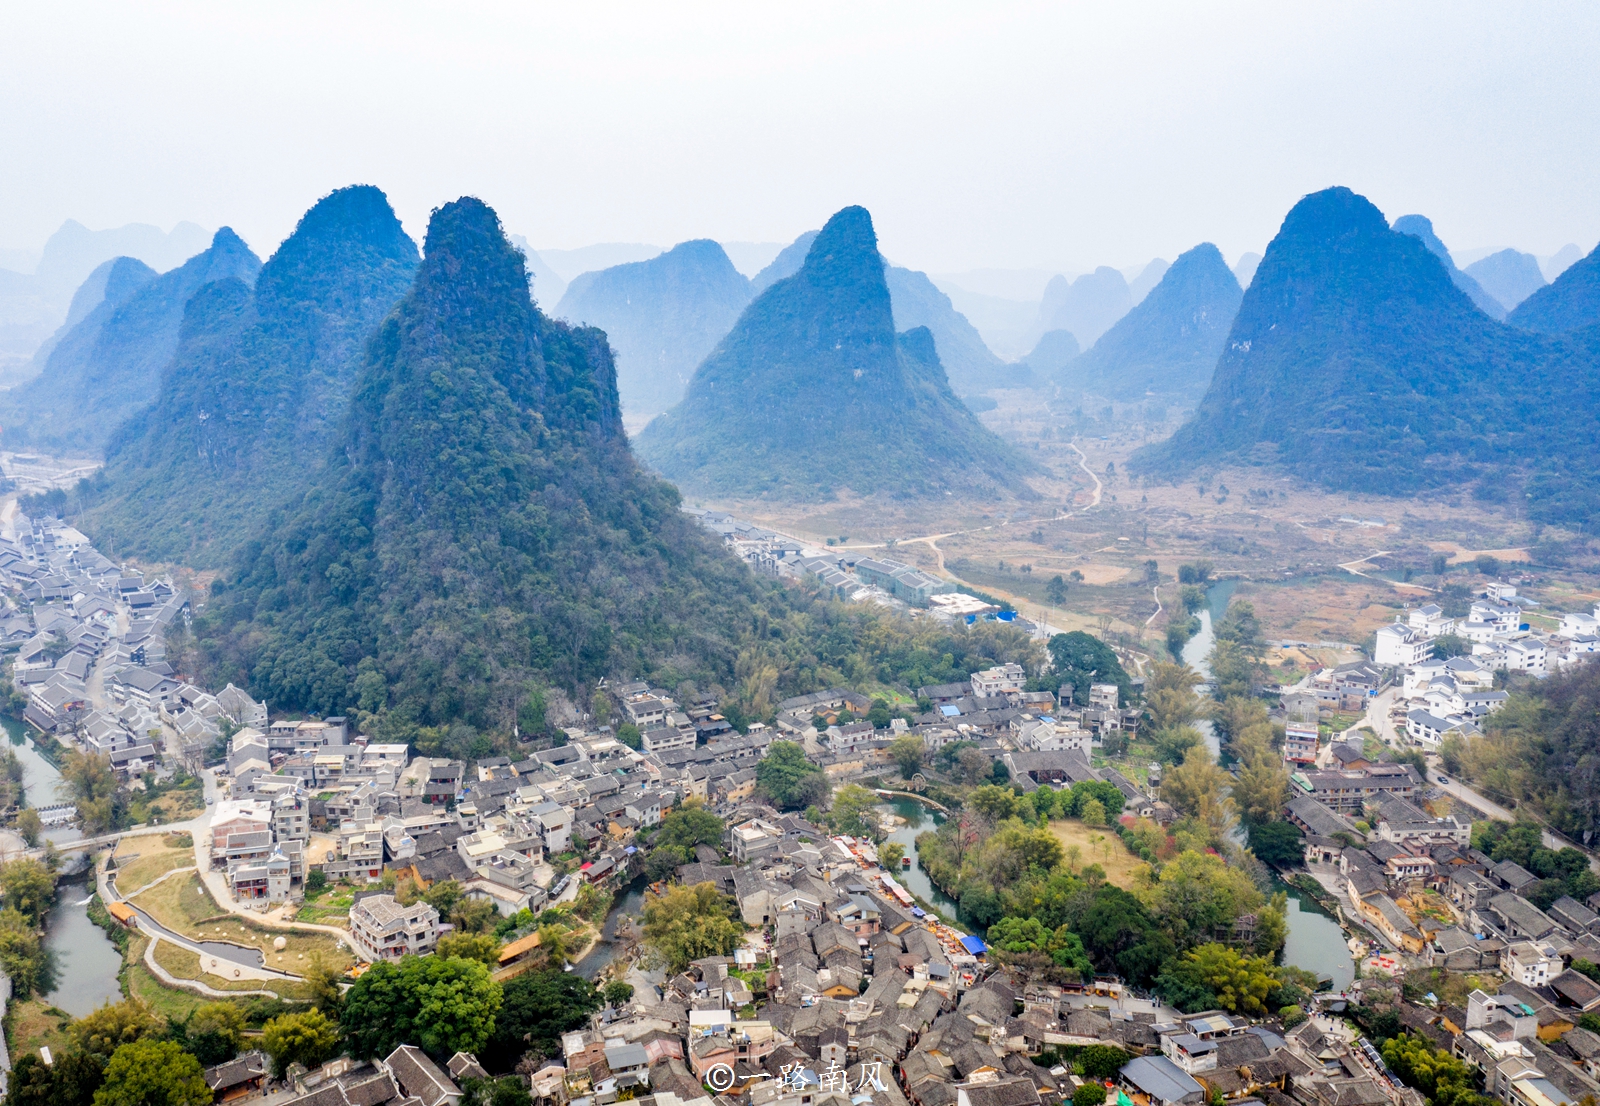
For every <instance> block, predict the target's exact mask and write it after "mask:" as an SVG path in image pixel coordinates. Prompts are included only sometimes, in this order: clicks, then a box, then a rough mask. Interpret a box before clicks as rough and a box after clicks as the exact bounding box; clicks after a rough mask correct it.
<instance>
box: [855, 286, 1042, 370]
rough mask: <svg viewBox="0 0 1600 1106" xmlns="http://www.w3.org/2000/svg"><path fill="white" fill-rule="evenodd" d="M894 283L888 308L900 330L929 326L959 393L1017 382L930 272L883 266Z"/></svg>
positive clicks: (942, 363) (940, 360)
mask: <svg viewBox="0 0 1600 1106" xmlns="http://www.w3.org/2000/svg"><path fill="white" fill-rule="evenodd" d="M883 275H884V279H885V280H886V281H887V282H888V285H889V306H890V309H891V310H892V311H893V312H894V328H895V329H896V330H899V331H906V330H911V329H913V328H915V327H919V326H925V327H927V328H928V332H929V333H930V334H932V335H933V344H934V346H935V347H937V349H938V351H939V363H940V364H941V365H943V366H944V371H945V375H946V376H948V377H949V378H950V387H951V389H952V390H953V391H955V392H956V393H957V394H958V395H972V394H975V393H977V392H986V391H988V390H989V389H990V388H993V387H996V386H1004V385H1006V384H1010V383H1013V382H1014V381H1013V380H1012V379H1011V374H1009V373H1008V372H1007V370H1006V365H1005V362H1003V361H1001V360H1000V358H998V357H996V356H995V355H994V353H993V352H992V351H991V350H990V349H989V347H988V346H987V345H985V344H984V341H983V338H982V336H981V335H979V334H978V330H977V328H976V327H974V326H973V325H972V324H971V323H969V322H968V321H967V317H966V316H965V315H963V314H961V312H959V311H957V310H956V309H955V306H954V305H953V304H951V302H950V297H949V296H947V295H945V294H944V293H943V292H941V291H939V289H938V288H937V287H935V285H934V283H933V281H931V280H929V279H928V277H927V276H926V274H924V273H919V272H916V271H915V270H912V269H902V268H900V267H899V266H896V265H889V264H887V263H885V265H884V274H883Z"/></svg>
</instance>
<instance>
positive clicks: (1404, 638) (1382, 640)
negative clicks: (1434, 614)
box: [1373, 622, 1433, 668]
mask: <svg viewBox="0 0 1600 1106" xmlns="http://www.w3.org/2000/svg"><path fill="white" fill-rule="evenodd" d="M1376 640H1377V646H1376V648H1375V649H1374V651H1373V659H1374V660H1376V661H1377V662H1378V663H1379V664H1383V665H1391V666H1394V667H1396V668H1404V667H1407V666H1409V665H1413V664H1421V663H1422V662H1423V661H1424V660H1426V659H1427V658H1428V657H1429V656H1431V655H1432V653H1433V639H1432V638H1430V637H1429V636H1428V635H1427V633H1426V632H1425V631H1423V630H1419V629H1417V628H1416V627H1414V626H1407V625H1406V624H1405V623H1403V622H1391V623H1389V624H1388V625H1387V626H1380V627H1378V633H1377V639H1376Z"/></svg>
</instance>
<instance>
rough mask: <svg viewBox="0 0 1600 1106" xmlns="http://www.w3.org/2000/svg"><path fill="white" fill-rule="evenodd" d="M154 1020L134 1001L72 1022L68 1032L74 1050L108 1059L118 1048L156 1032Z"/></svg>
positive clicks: (124, 1001)
mask: <svg viewBox="0 0 1600 1106" xmlns="http://www.w3.org/2000/svg"><path fill="white" fill-rule="evenodd" d="M155 1029H156V1020H155V1019H154V1018H153V1017H151V1016H150V1012H149V1011H147V1010H146V1009H145V1008H144V1006H143V1005H142V1004H140V1003H139V1002H137V1001H136V1000H134V999H123V1000H122V1001H121V1002H118V1003H107V1004H106V1005H104V1006H102V1007H100V1008H99V1009H98V1010H93V1011H91V1012H90V1013H87V1014H85V1015H84V1016H83V1017H81V1018H79V1019H78V1020H77V1021H75V1022H73V1023H72V1025H71V1027H70V1028H69V1030H68V1032H69V1033H70V1034H71V1036H72V1044H73V1047H75V1048H77V1049H78V1051H80V1052H84V1053H87V1054H89V1055H92V1056H100V1057H102V1058H104V1059H110V1057H111V1054H112V1053H114V1052H116V1051H117V1049H118V1048H120V1047H122V1046H123V1045H125V1044H129V1043H131V1042H133V1041H137V1040H141V1039H142V1038H144V1037H147V1036H149V1035H150V1034H151V1033H153V1032H155Z"/></svg>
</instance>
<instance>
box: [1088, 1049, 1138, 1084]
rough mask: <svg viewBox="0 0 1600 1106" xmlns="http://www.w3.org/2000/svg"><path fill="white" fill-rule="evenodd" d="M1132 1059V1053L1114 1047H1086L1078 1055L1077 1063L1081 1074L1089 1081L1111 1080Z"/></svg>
mask: <svg viewBox="0 0 1600 1106" xmlns="http://www.w3.org/2000/svg"><path fill="white" fill-rule="evenodd" d="M1132 1059H1133V1053H1131V1052H1128V1051H1127V1050H1126V1049H1121V1048H1118V1047H1117V1046H1116V1045H1088V1046H1086V1047H1085V1048H1084V1049H1083V1051H1082V1052H1080V1053H1078V1063H1080V1064H1082V1065H1083V1074H1084V1075H1086V1076H1088V1077H1089V1078H1090V1079H1112V1078H1115V1077H1116V1074H1117V1073H1118V1072H1119V1071H1121V1070H1122V1066H1123V1065H1124V1064H1126V1063H1127V1062H1128V1061H1129V1060H1132Z"/></svg>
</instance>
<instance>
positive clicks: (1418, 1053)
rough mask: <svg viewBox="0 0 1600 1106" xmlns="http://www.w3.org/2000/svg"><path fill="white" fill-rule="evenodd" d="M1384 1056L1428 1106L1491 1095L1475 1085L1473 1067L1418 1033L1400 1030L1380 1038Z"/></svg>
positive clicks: (1456, 1105)
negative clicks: (1382, 1040) (1385, 1037)
mask: <svg viewBox="0 0 1600 1106" xmlns="http://www.w3.org/2000/svg"><path fill="white" fill-rule="evenodd" d="M1382 1052H1383V1060H1384V1063H1386V1064H1388V1065H1389V1067H1390V1069H1391V1070H1393V1072H1394V1073H1395V1074H1396V1075H1398V1076H1399V1077H1400V1081H1401V1082H1402V1083H1404V1084H1405V1085H1406V1086H1408V1087H1415V1088H1416V1089H1417V1090H1419V1091H1421V1092H1422V1094H1423V1096H1424V1097H1425V1098H1427V1100H1428V1103H1429V1106H1479V1104H1480V1103H1488V1102H1492V1101H1493V1100H1492V1099H1489V1098H1487V1097H1485V1096H1484V1095H1482V1094H1480V1093H1478V1091H1477V1090H1476V1088H1475V1087H1474V1079H1473V1073H1472V1069H1470V1068H1469V1067H1467V1065H1466V1064H1464V1063H1462V1062H1461V1061H1460V1060H1457V1059H1456V1058H1455V1057H1453V1056H1451V1055H1450V1054H1449V1053H1448V1052H1445V1051H1444V1050H1443V1049H1439V1048H1435V1047H1434V1046H1433V1045H1432V1044H1431V1043H1429V1042H1428V1041H1426V1040H1424V1039H1422V1038H1421V1037H1415V1036H1412V1035H1411V1034H1410V1033H1400V1034H1398V1035H1396V1036H1392V1037H1390V1038H1389V1039H1388V1040H1387V1041H1384V1042H1383V1048H1382Z"/></svg>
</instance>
